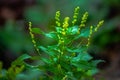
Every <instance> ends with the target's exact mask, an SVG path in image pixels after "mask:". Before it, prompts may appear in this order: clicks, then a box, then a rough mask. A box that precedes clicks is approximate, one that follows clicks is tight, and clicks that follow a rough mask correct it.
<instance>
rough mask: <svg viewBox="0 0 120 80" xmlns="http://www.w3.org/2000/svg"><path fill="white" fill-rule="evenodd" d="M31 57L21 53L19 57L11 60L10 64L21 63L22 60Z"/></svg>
mask: <svg viewBox="0 0 120 80" xmlns="http://www.w3.org/2000/svg"><path fill="white" fill-rule="evenodd" d="M29 58H31V56H29V55H27V54H23V55H22V56H20V57H19V58H17V59H16V60H15V61H14V62H12V65H19V64H21V63H23V61H24V60H26V59H29Z"/></svg>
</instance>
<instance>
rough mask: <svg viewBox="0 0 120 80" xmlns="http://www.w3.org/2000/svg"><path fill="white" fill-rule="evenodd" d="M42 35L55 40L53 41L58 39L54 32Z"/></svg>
mask: <svg viewBox="0 0 120 80" xmlns="http://www.w3.org/2000/svg"><path fill="white" fill-rule="evenodd" d="M44 35H45V36H46V37H48V38H52V39H55V40H57V39H58V37H57V34H56V33H55V32H50V33H45V34H44Z"/></svg>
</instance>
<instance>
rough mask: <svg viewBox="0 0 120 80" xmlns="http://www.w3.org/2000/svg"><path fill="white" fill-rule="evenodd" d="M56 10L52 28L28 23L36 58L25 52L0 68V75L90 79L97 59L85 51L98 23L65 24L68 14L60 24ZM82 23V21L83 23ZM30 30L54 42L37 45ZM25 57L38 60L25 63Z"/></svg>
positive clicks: (11, 79) (27, 79) (21, 79)
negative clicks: (93, 24)
mask: <svg viewBox="0 0 120 80" xmlns="http://www.w3.org/2000/svg"><path fill="white" fill-rule="evenodd" d="M78 8H79V7H77V9H78ZM57 13H58V14H57V16H56V20H58V21H57V22H56V24H57V25H56V27H55V31H51V32H49V33H46V32H44V31H42V30H40V29H39V28H31V24H29V25H30V28H29V29H30V35H31V37H32V42H33V44H34V46H35V48H36V50H38V49H39V50H41V52H40V53H41V54H40V56H38V57H39V58H37V57H36V58H35V57H34V56H29V55H27V54H24V55H22V56H20V57H19V58H18V59H16V60H15V61H14V62H13V63H12V64H11V67H10V68H9V69H8V70H7V71H6V70H1V69H0V79H2V80H94V78H93V75H94V74H96V73H97V72H98V69H97V64H98V63H99V62H101V60H93V59H92V56H90V55H89V54H88V53H87V49H88V46H89V44H90V38H91V35H92V33H94V32H96V31H95V29H96V30H97V29H98V28H99V27H100V26H101V24H102V23H99V24H98V25H97V26H96V27H90V28H88V27H80V26H78V25H73V26H69V23H68V21H69V17H66V18H65V19H64V22H63V26H60V22H59V16H60V13H59V12H57ZM87 16H88V15H87V14H85V15H83V18H82V20H83V21H84V23H85V22H86V18H87ZM76 17H77V16H75V18H74V17H73V19H74V20H76V19H77V18H76ZM81 22H82V21H81ZM102 22H103V21H102ZM84 23H82V25H85V24H84ZM58 24H59V25H58ZM74 24H75V22H74ZM33 33H36V34H41V35H44V36H45V37H48V38H51V39H53V40H55V41H56V43H54V44H53V45H48V46H42V45H41V46H37V45H36V42H35V40H34V34H33ZM77 40H78V41H77ZM88 43H89V44H88ZM38 52H39V51H38ZM26 59H31V60H36V61H39V64H37V65H32V64H28V63H27V62H26V61H25V60H26ZM0 66H1V64H0Z"/></svg>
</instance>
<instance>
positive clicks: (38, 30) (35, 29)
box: [32, 28, 44, 34]
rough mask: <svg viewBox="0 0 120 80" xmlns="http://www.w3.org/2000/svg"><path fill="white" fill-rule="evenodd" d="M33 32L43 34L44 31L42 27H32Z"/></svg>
mask: <svg viewBox="0 0 120 80" xmlns="http://www.w3.org/2000/svg"><path fill="white" fill-rule="evenodd" d="M32 32H33V33H36V34H43V33H44V32H43V31H42V30H41V29H40V28H32Z"/></svg>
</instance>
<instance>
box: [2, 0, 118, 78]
mask: <svg viewBox="0 0 120 80" xmlns="http://www.w3.org/2000/svg"><path fill="white" fill-rule="evenodd" d="M77 6H79V7H80V12H79V13H80V14H79V16H78V22H77V24H78V25H79V24H80V20H81V16H82V14H83V13H84V12H85V11H88V12H89V17H88V21H87V26H90V25H93V26H95V25H96V24H97V23H98V22H99V21H100V20H105V23H104V25H103V26H102V27H101V28H100V29H99V31H98V32H97V33H96V34H95V35H93V37H92V43H91V47H90V48H89V50H88V52H89V53H90V54H91V55H92V56H93V57H94V59H103V60H105V62H104V63H101V64H99V65H98V68H100V69H101V71H100V73H99V74H97V75H96V76H95V77H96V80H99V79H101V78H103V79H104V78H105V80H120V0H109V1H107V0H0V61H2V62H3V67H4V68H6V69H7V68H8V67H10V64H11V62H12V61H13V60H15V59H16V58H17V57H18V56H20V55H21V54H24V53H27V54H34V53H35V50H34V48H33V44H32V42H31V38H30V36H29V31H28V22H29V21H31V22H32V23H33V26H34V27H40V28H41V29H42V30H44V31H46V32H47V31H50V30H53V29H54V27H55V26H54V24H55V20H54V16H55V12H56V11H57V10H60V11H61V20H63V18H64V17H65V16H70V18H72V15H73V12H74V8H75V7H77ZM36 40H37V43H38V44H40V45H46V44H50V43H51V42H52V41H50V40H49V39H46V40H45V39H43V38H39V37H36Z"/></svg>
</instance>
